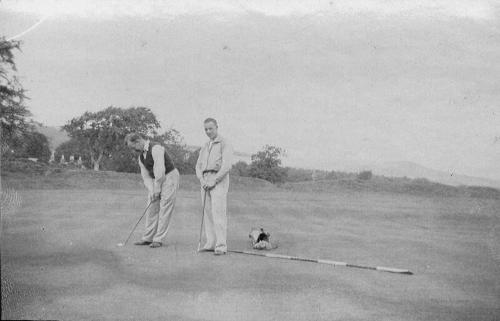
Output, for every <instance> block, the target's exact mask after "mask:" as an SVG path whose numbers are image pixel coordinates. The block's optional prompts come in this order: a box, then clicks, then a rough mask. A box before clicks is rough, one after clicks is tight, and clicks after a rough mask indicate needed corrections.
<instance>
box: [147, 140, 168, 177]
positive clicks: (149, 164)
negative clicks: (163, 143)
mask: <svg viewBox="0 0 500 321" xmlns="http://www.w3.org/2000/svg"><path fill="white" fill-rule="evenodd" d="M154 145H160V144H158V143H149V149H148V152H147V153H146V158H144V154H143V153H141V156H139V159H140V160H141V163H142V165H144V167H146V170H147V171H148V173H149V176H151V177H152V178H155V173H154V170H153V168H154V164H155V162H154V159H153V146H154ZM163 156H164V158H165V174H168V173H170V172H171V171H173V170H174V169H175V166H174V162H173V161H172V159H171V158H170V156H168V154H167V150H166V149H165V155H163Z"/></svg>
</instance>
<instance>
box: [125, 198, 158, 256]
mask: <svg viewBox="0 0 500 321" xmlns="http://www.w3.org/2000/svg"><path fill="white" fill-rule="evenodd" d="M152 203H153V202H151V201H149V203H148V206H146V209H145V210H144V213H142V215H141V217H140V218H139V220H138V221H137V223H135V225H134V228H133V229H132V231H130V234H129V235H128V237H127V239H126V240H125V242H124V243H123V246H125V245H126V244H127V242H128V240H129V239H130V237H131V236H132V234H133V233H134V231H135V229H136V228H137V225H139V222H140V221H141V220H142V218H143V217H144V215H146V212H147V211H148V209H149V207H150V206H151V204H152Z"/></svg>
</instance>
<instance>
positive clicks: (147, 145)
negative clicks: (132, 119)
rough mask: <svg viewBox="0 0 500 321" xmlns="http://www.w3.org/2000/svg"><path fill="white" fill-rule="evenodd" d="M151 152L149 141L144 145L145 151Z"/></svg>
mask: <svg viewBox="0 0 500 321" xmlns="http://www.w3.org/2000/svg"><path fill="white" fill-rule="evenodd" d="M148 150H149V139H148V140H146V142H145V143H144V149H143V151H145V152H147V151H148Z"/></svg>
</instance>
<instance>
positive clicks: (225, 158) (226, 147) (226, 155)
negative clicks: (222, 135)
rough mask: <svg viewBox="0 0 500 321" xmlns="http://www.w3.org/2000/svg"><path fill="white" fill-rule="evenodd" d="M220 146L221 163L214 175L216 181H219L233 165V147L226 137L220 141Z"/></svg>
mask: <svg viewBox="0 0 500 321" xmlns="http://www.w3.org/2000/svg"><path fill="white" fill-rule="evenodd" d="M221 147H222V164H221V167H220V169H219V171H218V172H217V174H216V175H215V182H216V183H219V182H220V181H222V180H223V179H224V177H225V176H226V175H227V174H228V173H229V171H230V170H231V166H232V165H233V147H232V146H231V144H230V143H229V142H228V141H227V140H226V139H224V140H223V141H222V146H221Z"/></svg>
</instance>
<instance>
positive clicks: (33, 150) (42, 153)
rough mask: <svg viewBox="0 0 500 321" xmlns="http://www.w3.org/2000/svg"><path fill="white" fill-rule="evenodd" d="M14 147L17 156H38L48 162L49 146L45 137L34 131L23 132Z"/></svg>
mask: <svg viewBox="0 0 500 321" xmlns="http://www.w3.org/2000/svg"><path fill="white" fill-rule="evenodd" d="M14 148H15V150H14V151H15V154H16V155H17V156H19V157H33V158H38V160H40V161H42V162H48V161H49V159H50V154H51V151H50V147H49V140H48V139H47V137H46V136H45V135H44V134H42V133H39V132H36V131H29V132H27V133H25V134H24V135H23V137H22V139H21V144H20V145H17V146H16V147H14Z"/></svg>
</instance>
